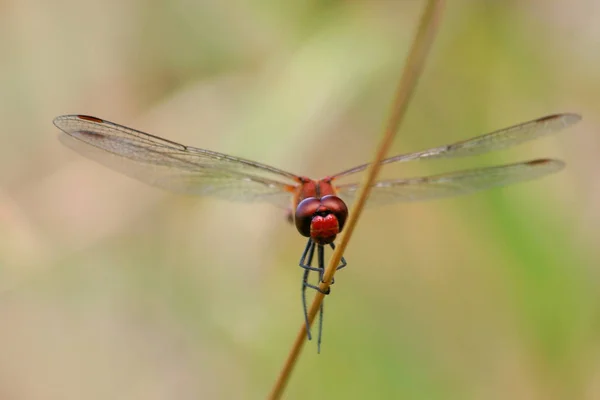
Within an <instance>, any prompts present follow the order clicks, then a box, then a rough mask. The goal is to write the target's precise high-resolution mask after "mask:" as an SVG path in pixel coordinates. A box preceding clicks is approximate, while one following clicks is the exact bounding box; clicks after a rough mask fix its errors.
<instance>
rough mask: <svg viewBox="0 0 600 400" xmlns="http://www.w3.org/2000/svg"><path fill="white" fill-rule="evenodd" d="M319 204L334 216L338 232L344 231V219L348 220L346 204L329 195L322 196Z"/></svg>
mask: <svg viewBox="0 0 600 400" xmlns="http://www.w3.org/2000/svg"><path fill="white" fill-rule="evenodd" d="M321 204H322V205H323V206H324V207H325V208H326V209H327V210H329V212H330V213H332V214H333V215H335V217H336V218H337V220H338V224H339V225H340V232H341V231H342V229H344V224H345V223H346V218H348V207H347V206H346V203H344V202H343V200H342V199H340V198H339V197H337V196H334V195H329V196H323V197H322V198H321Z"/></svg>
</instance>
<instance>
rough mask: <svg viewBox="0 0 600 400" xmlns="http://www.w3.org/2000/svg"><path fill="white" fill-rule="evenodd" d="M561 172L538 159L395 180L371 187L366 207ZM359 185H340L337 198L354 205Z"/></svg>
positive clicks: (556, 165) (557, 163)
mask: <svg viewBox="0 0 600 400" xmlns="http://www.w3.org/2000/svg"><path fill="white" fill-rule="evenodd" d="M562 168H564V163H563V162H562V161H559V160H551V159H539V160H533V161H526V162H521V163H516V164H507V165H501V166H496V167H488V168H478V169H471V170H465V171H458V172H452V173H447V174H441V175H433V176H425V177H419V178H409V179H396V180H388V181H381V182H377V183H375V184H374V185H373V188H372V190H371V193H370V195H369V199H368V201H367V206H369V205H385V204H392V203H399V202H412V201H424V200H433V199H439V198H444V197H451V196H457V195H462V194H469V193H474V192H478V191H481V190H485V189H490V188H494V187H498V186H505V185H510V184H513V183H517V182H524V181H529V180H532V179H537V178H541V177H543V176H545V175H548V174H552V173H554V172H557V171H560V170H561V169H562ZM358 188H359V184H348V185H340V186H338V187H337V191H338V195H339V196H340V197H342V199H344V200H348V201H349V202H352V201H354V198H355V196H356V193H357V191H358Z"/></svg>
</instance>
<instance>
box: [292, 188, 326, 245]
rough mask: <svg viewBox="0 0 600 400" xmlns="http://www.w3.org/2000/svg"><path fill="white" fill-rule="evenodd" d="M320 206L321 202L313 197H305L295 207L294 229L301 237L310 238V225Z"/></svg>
mask: <svg viewBox="0 0 600 400" xmlns="http://www.w3.org/2000/svg"><path fill="white" fill-rule="evenodd" d="M320 206H321V200H319V199H317V198H315V197H307V198H306V199H304V200H302V201H301V202H300V204H298V207H296V215H295V218H294V221H295V222H296V229H298V232H300V234H301V235H302V236H306V237H310V224H311V222H312V219H313V216H314V215H315V213H316V212H317V210H318V209H319V207H320Z"/></svg>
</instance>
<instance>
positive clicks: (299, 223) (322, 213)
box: [294, 195, 348, 244]
mask: <svg viewBox="0 0 600 400" xmlns="http://www.w3.org/2000/svg"><path fill="white" fill-rule="evenodd" d="M347 217H348V207H346V204H345V203H344V202H343V201H342V199H340V198H339V197H337V196H333V195H328V196H323V197H322V198H320V199H317V198H315V197H307V198H306V199H304V200H302V201H301V202H300V204H298V207H297V208H296V214H295V218H294V221H295V222H296V228H297V229H298V232H300V234H301V235H302V236H306V237H310V238H312V239H313V240H314V241H315V242H317V243H319V244H328V243H332V242H333V241H334V240H335V237H336V236H337V234H338V233H340V232H341V230H342V229H343V228H344V224H345V222H346V218H347Z"/></svg>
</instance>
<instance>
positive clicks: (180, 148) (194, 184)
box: [54, 113, 581, 347]
mask: <svg viewBox="0 0 600 400" xmlns="http://www.w3.org/2000/svg"><path fill="white" fill-rule="evenodd" d="M580 119H581V117H580V116H579V115H577V114H569V113H565V114H554V115H549V116H546V117H542V118H538V119H535V120H533V121H529V122H525V123H522V124H518V125H515V126H511V127H509V128H505V129H500V130H497V131H494V132H491V133H488V134H485V135H481V136H477V137H475V138H472V139H467V140H463V141H460V142H456V143H453V144H449V145H444V146H439V147H434V148H431V149H428V150H423V151H418V152H415V153H408V154H400V155H397V156H394V157H390V158H387V159H385V160H383V161H382V164H391V163H400V162H406V161H413V160H424V159H436V158H437V159H441V158H455V157H463V156H471V155H478V154H484V153H488V152H491V151H496V150H501V149H505V148H508V147H512V146H515V145H517V144H521V143H523V142H526V141H529V140H534V139H537V138H540V137H543V136H546V135H549V134H551V133H554V132H557V131H558V130H560V129H562V128H565V127H567V126H569V125H572V124H574V123H576V122H577V121H579V120H580ZM54 125H56V126H57V127H58V128H59V129H60V130H62V131H63V132H64V133H65V134H62V135H61V136H60V139H61V141H62V142H63V143H64V144H65V145H67V146H68V147H71V148H72V149H74V150H76V151H77V152H79V153H81V154H83V155H85V156H86V157H89V158H91V159H94V160H96V161H98V162H100V163H101V164H104V165H106V166H108V167H110V168H113V169H115V170H117V171H119V172H122V173H124V174H125V175H128V176H131V177H133V178H136V179H139V180H140V181H143V182H145V183H148V184H151V185H154V186H158V187H161V188H164V189H167V190H170V191H174V192H180V193H186V194H193V195H202V196H216V197H220V198H225V199H228V200H235V201H245V202H267V203H271V204H274V205H276V206H279V207H283V208H285V209H287V210H288V211H289V215H288V217H289V219H290V221H292V222H293V223H294V224H295V225H296V228H297V229H298V232H300V234H301V235H302V236H305V237H308V238H309V239H308V242H307V245H306V248H305V250H304V252H303V254H302V257H301V259H300V266H301V267H302V268H304V276H303V280H302V299H303V305H304V316H305V320H306V329H307V335H308V338H309V339H310V338H311V334H310V329H309V324H308V319H307V315H306V288H307V287H310V288H313V289H317V290H319V289H318V286H316V285H311V284H309V283H308V274H309V272H310V271H316V272H318V273H319V279H322V277H323V272H324V246H326V245H329V246H330V247H332V248H335V246H334V243H333V242H334V240H335V238H336V236H337V235H338V234H339V233H340V232H341V231H342V230H343V229H344V223H345V222H346V218H347V216H348V207H347V206H346V203H345V202H344V200H346V201H352V200H353V199H354V197H355V196H356V193H357V190H358V188H359V183H344V184H340V185H338V184H337V181H338V180H339V179H341V178H346V177H348V176H352V175H354V174H356V173H358V172H362V171H364V170H365V169H367V167H368V165H369V164H362V165H359V166H356V167H354V168H350V169H347V170H345V171H342V172H339V173H337V174H333V175H329V176H327V177H325V178H323V179H319V180H313V179H310V178H307V177H304V176H301V175H296V174H292V173H290V172H286V171H283V170H281V169H278V168H275V167H272V166H270V165H265V164H261V163H258V162H256V161H250V160H246V159H243V158H239V157H234V156H230V155H227V154H222V153H217V152H215V151H210V150H204V149H199V148H196V147H191V146H185V145H183V144H179V143H175V142H172V141H170V140H167V139H163V138H160V137H158V136H154V135H151V134H148V133H144V132H141V131H138V130H135V129H131V128H127V127H125V126H122V125H118V124H115V123H112V122H109V121H105V120H103V119H100V118H96V117H91V116H86V115H64V116H60V117H57V118H56V119H55V120H54ZM563 167H564V163H563V162H562V161H560V160H554V159H548V158H542V159H535V160H530V161H523V162H518V163H514V164H506V165H500V166H493V167H485V168H477V169H469V170H463V171H458V172H451V173H446V174H441V175H433V176H425V177H418V178H403V179H393V180H383V181H379V182H377V183H375V184H374V185H373V188H372V191H371V194H370V196H369V201H368V203H367V204H369V205H374V204H388V203H397V202H409V201H420V200H430V199H437V198H442V197H449V196H454V195H459V194H467V193H473V192H476V191H480V190H483V189H489V188H493V187H497V186H503V185H508V184H512V183H516V182H523V181H528V180H532V179H537V178H540V177H542V176H545V175H548V174H551V173H554V172H557V171H559V170H561V169H562V168H563ZM342 199H344V200H342ZM315 248H316V249H317V259H318V260H317V266H316V267H313V266H312V263H313V256H314V252H315ZM344 266H346V261H345V260H344V259H343V258H342V262H341V264H340V265H339V266H338V269H339V268H343V267H344ZM322 318H323V308H321V311H320V322H319V339H318V343H319V347H320V343H321V331H322Z"/></svg>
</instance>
